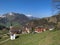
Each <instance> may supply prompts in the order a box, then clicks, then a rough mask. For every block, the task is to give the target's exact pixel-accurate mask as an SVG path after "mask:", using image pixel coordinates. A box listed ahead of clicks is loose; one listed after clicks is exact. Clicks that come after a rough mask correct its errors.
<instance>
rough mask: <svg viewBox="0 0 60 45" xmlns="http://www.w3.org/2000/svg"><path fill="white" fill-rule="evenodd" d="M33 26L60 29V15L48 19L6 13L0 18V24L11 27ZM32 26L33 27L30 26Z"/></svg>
mask: <svg viewBox="0 0 60 45" xmlns="http://www.w3.org/2000/svg"><path fill="white" fill-rule="evenodd" d="M32 22H33V24H34V25H35V26H45V27H47V26H53V27H58V28H59V27H60V14H57V15H54V16H51V17H46V18H36V17H32V16H31V17H28V16H26V15H25V14H19V13H14V12H10V13H6V14H3V15H2V16H0V24H4V25H10V24H11V23H12V24H13V25H16V24H17V25H26V24H29V25H30V24H31V23H32ZM30 26H31V25H30Z"/></svg>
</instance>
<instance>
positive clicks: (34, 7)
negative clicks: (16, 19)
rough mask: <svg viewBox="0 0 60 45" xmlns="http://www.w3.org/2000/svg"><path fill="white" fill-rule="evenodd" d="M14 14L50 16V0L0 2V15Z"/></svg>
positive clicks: (2, 0) (7, 0)
mask: <svg viewBox="0 0 60 45" xmlns="http://www.w3.org/2000/svg"><path fill="white" fill-rule="evenodd" d="M9 12H16V13H22V14H25V15H27V16H34V17H39V18H42V17H49V16H51V15H52V14H51V12H52V11H51V0H0V15H1V14H5V13H9Z"/></svg>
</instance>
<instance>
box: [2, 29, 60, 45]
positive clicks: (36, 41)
mask: <svg viewBox="0 0 60 45" xmlns="http://www.w3.org/2000/svg"><path fill="white" fill-rule="evenodd" d="M1 45H60V30H58V31H46V32H43V33H39V34H22V35H19V37H18V38H17V39H16V40H13V41H11V40H9V41H7V42H5V43H3V44H1Z"/></svg>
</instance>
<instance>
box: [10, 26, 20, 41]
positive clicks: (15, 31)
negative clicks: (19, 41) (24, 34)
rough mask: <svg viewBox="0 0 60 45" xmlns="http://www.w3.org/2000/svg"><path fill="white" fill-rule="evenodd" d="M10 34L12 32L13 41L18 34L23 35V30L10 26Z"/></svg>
mask: <svg viewBox="0 0 60 45" xmlns="http://www.w3.org/2000/svg"><path fill="white" fill-rule="evenodd" d="M9 32H10V39H11V40H14V39H15V37H16V34H19V33H21V30H20V28H19V27H13V26H10V30H9Z"/></svg>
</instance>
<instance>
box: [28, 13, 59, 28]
mask: <svg viewBox="0 0 60 45" xmlns="http://www.w3.org/2000/svg"><path fill="white" fill-rule="evenodd" d="M32 23H33V25H31V24H32ZM27 24H28V26H33V27H34V26H43V27H47V28H49V27H54V28H56V29H60V14H56V15H53V16H51V17H45V18H40V19H33V20H31V21H29V22H28V23H27Z"/></svg>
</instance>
